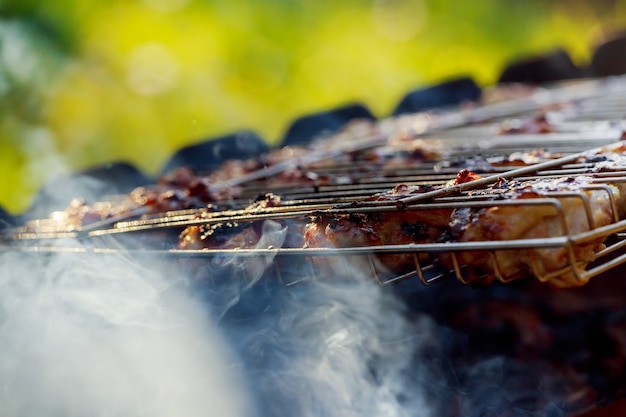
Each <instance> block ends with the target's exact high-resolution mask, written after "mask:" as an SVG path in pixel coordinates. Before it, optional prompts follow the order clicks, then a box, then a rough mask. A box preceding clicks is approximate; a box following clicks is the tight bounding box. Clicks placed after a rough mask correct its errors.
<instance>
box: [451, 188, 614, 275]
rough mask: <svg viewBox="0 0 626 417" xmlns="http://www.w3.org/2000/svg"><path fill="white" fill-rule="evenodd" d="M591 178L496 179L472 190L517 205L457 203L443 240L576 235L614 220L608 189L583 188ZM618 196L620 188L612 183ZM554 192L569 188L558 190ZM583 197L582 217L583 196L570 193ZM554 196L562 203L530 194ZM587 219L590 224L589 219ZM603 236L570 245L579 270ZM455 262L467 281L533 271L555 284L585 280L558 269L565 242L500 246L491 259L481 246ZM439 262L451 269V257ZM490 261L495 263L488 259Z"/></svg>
mask: <svg viewBox="0 0 626 417" xmlns="http://www.w3.org/2000/svg"><path fill="white" fill-rule="evenodd" d="M591 182H592V179H591V178H590V177H586V176H579V177H560V178H556V179H540V180H534V181H526V182H517V181H513V182H506V181H501V182H500V183H498V184H496V185H495V186H494V187H492V188H491V189H489V190H481V191H476V192H474V193H473V194H474V195H481V196H486V197H489V198H494V197H497V198H499V199H503V200H505V201H516V202H519V204H514V205H502V204H499V205H498V204H496V205H494V206H492V207H485V208H461V209H456V210H454V212H453V213H452V217H451V221H450V229H449V231H448V234H447V235H446V239H449V240H450V241H452V242H472V241H510V240H517V239H541V238H547V237H559V236H567V235H576V234H579V233H583V232H585V231H589V230H591V229H592V228H595V227H599V226H604V225H607V224H610V223H612V222H613V221H614V213H613V209H612V206H611V201H610V197H609V194H608V193H607V192H606V191H605V190H598V189H588V188H586V187H588V186H589V185H591ZM611 190H612V191H613V193H614V196H615V197H616V198H617V200H621V197H620V191H619V189H618V188H616V187H611ZM557 193H570V194H568V195H558V194H557ZM571 193H575V194H578V195H582V196H583V197H586V198H587V199H588V201H589V204H590V216H591V218H588V217H587V213H586V211H585V206H584V200H583V198H581V197H577V196H575V195H572V194H571ZM546 197H555V198H557V200H558V203H559V204H560V206H561V209H560V210H559V209H557V207H556V206H555V205H554V204H532V203H533V201H532V200H534V199H538V198H546ZM590 223H591V224H590ZM603 240H604V239H603V238H600V239H596V240H593V241H590V242H588V243H585V244H580V245H576V246H574V249H573V256H574V258H575V259H576V260H577V264H576V268H577V269H578V270H579V271H582V270H583V269H584V268H585V267H586V265H587V264H588V263H589V262H591V261H593V260H594V259H595V252H596V251H597V250H599V249H601V248H602V247H603V243H602V242H603ZM457 257H458V263H459V264H460V265H462V266H464V267H465V269H466V271H465V273H466V279H467V280H468V281H477V280H483V281H485V282H491V281H493V280H494V279H496V278H500V279H502V280H504V281H506V280H509V279H513V278H517V277H519V276H527V275H530V274H534V275H535V276H537V277H538V278H540V279H543V280H547V281H549V282H550V284H552V285H554V286H556V287H570V286H579V285H583V284H584V283H585V281H584V280H579V279H577V278H576V276H575V271H572V270H569V269H568V270H565V271H562V272H560V273H557V272H556V271H559V270H561V269H563V268H565V267H567V266H568V265H570V263H571V262H570V259H569V255H568V251H567V249H566V248H564V247H554V248H542V249H532V250H529V249H521V250H499V251H496V252H495V259H494V260H491V259H490V258H489V255H488V253H486V252H481V251H465V252H460V253H459V254H458V255H457ZM439 258H440V261H441V262H442V263H443V264H444V265H446V266H447V267H450V268H452V266H453V263H452V256H451V255H450V254H443V255H441V256H440V257H439ZM493 261H495V268H494V266H493V264H492V262H493Z"/></svg>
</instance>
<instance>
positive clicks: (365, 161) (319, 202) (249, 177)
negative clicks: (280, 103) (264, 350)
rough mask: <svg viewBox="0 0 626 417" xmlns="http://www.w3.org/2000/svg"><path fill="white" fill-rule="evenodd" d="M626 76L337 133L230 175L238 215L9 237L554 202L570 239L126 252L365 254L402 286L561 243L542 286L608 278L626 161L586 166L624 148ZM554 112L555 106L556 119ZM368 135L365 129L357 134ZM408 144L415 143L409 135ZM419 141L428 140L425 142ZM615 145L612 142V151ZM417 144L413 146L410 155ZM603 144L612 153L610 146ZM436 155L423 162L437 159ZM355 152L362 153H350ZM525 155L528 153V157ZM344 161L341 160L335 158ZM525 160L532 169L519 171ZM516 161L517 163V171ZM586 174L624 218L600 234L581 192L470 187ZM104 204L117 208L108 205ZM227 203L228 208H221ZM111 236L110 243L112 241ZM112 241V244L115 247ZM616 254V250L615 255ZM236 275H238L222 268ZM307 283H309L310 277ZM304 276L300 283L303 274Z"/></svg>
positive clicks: (99, 246)
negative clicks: (576, 214) (406, 266)
mask: <svg viewBox="0 0 626 417" xmlns="http://www.w3.org/2000/svg"><path fill="white" fill-rule="evenodd" d="M624 91H626V81H625V80H624V79H621V78H617V79H607V80H589V81H582V82H581V81H578V82H575V83H572V84H567V85H564V86H557V87H553V88H549V89H537V90H536V91H535V92H534V93H532V94H530V95H528V96H525V97H522V98H519V99H516V100H512V101H508V102H504V103H498V104H495V105H485V106H477V107H472V108H465V109H461V110H450V111H438V112H436V113H433V112H431V113H429V112H423V113H418V114H412V115H409V116H398V117H396V118H392V119H388V120H384V121H381V122H378V123H377V124H376V125H374V126H375V127H374V128H369V129H365V130H363V129H362V131H363V132H364V135H361V136H359V135H358V134H355V133H354V132H352V131H350V130H348V131H342V132H340V133H338V134H336V135H334V136H331V137H325V138H320V139H319V140H317V141H316V142H315V143H314V144H313V145H311V146H310V147H309V149H307V153H305V154H303V155H301V156H299V157H295V158H287V159H285V160H283V161H281V162H278V163H276V164H274V165H270V166H266V167H264V168H262V169H258V170H254V171H252V172H250V173H248V174H246V175H243V176H239V177H236V178H230V179H228V180H226V181H222V182H218V183H215V184H211V187H212V190H213V191H219V190H220V189H224V188H230V187H235V186H236V187H240V188H241V192H240V193H239V194H238V196H237V198H236V199H234V200H229V201H228V203H227V205H228V209H221V210H220V209H218V210H211V211H206V210H205V209H191V210H189V209H187V210H179V211H168V212H165V213H159V214H148V213H147V210H146V207H135V208H132V209H129V210H126V211H125V212H124V213H123V214H121V215H119V214H118V215H116V216H109V217H107V218H106V219H104V220H102V221H98V222H95V223H91V224H86V225H71V224H68V223H67V221H66V219H65V218H64V216H63V213H54V214H53V215H52V216H51V217H50V218H49V219H39V220H33V221H30V222H28V223H27V224H26V225H25V226H24V227H20V228H17V229H15V230H11V231H10V232H9V233H8V234H7V235H6V236H5V249H6V248H9V247H10V248H11V249H13V250H23V251H30V252H44V253H45V252H57V251H92V252H97V253H111V252H115V251H118V250H121V249H119V248H118V249H115V248H114V247H111V246H110V243H111V238H114V237H120V236H124V235H131V234H138V233H143V234H146V233H151V232H157V231H163V230H172V231H175V232H176V233H179V232H180V231H181V230H182V229H183V228H185V227H188V226H192V225H213V224H247V223H251V222H260V221H265V220H286V219H301V220H302V221H303V222H306V221H307V219H308V218H310V217H312V216H314V215H315V214H316V213H324V214H336V215H341V214H350V213H376V212H378V213H380V212H393V211H396V212H398V211H405V210H431V209H441V208H448V209H462V208H470V207H471V208H480V207H494V206H498V207H504V206H510V205H513V206H518V207H523V206H528V205H548V206H553V207H554V208H555V210H556V211H557V213H558V215H559V216H560V217H561V223H562V224H563V225H564V228H563V230H564V233H563V234H562V235H560V236H546V237H544V238H534V239H516V240H508V241H480V242H445V243H438V242H429V243H415V244H391V245H383V246H367V247H343V248H280V247H267V248H235V249H209V248H205V249H196V250H192V249H177V248H176V247H175V245H174V246H172V247H169V248H155V247H143V248H141V249H137V248H127V249H126V250H135V251H137V252H140V253H143V254H146V253H150V254H152V255H159V256H168V257H172V258H216V257H219V258H224V257H227V258H233V259H234V258H238V259H241V260H242V261H243V260H244V259H246V258H248V259H249V258H254V257H266V256H271V257H273V258H275V262H273V266H274V271H273V272H274V274H273V275H276V273H278V274H279V275H280V276H284V275H285V274H284V273H281V267H280V265H284V264H290V263H293V262H294V260H295V259H296V258H297V259H298V261H299V262H300V263H302V261H303V262H304V265H306V267H307V271H308V272H307V273H306V274H305V275H308V276H310V277H315V276H319V275H322V273H321V272H320V271H319V270H318V269H317V268H316V267H315V266H314V265H315V263H314V262H312V259H313V258H319V257H341V258H355V257H360V258H364V259H366V263H367V264H368V265H369V266H370V267H371V270H370V271H369V273H370V274H371V275H372V276H374V277H375V279H376V280H377V281H378V282H379V283H381V284H390V283H395V282H398V281H400V280H403V279H407V278H411V277H418V278H419V279H420V280H421V281H422V282H423V283H426V284H429V283H432V282H434V281H437V280H440V279H443V278H445V277H450V276H456V278H457V279H459V280H460V281H461V282H464V274H463V271H462V269H463V265H462V264H461V262H460V261H459V260H458V259H457V254H458V253H460V252H464V251H484V252H486V253H487V254H488V256H489V257H490V258H491V259H492V268H493V273H495V275H496V276H497V277H498V278H499V279H500V280H501V281H503V282H506V281H509V280H510V279H512V278H513V277H507V276H504V275H502V273H501V271H500V269H501V268H500V267H499V265H498V262H497V258H496V253H497V252H498V251H504V250H509V251H510V250H530V251H533V250H535V249H540V248H562V249H564V250H566V251H567V253H568V259H569V262H568V265H567V266H566V267H565V268H563V269H561V270H559V271H552V272H550V273H545V272H542V271H540V270H539V269H538V268H537V266H536V265H534V266H533V270H532V272H533V274H534V275H535V276H536V277H537V278H538V279H539V280H540V281H548V280H549V279H550V278H551V277H553V276H555V275H558V274H562V273H564V272H565V271H566V270H569V271H571V273H573V274H575V276H576V278H577V279H578V280H580V281H581V282H586V281H588V280H589V279H590V278H591V277H593V276H596V275H598V274H600V273H602V272H605V271H607V270H609V269H611V268H613V267H615V266H617V265H619V264H621V263H622V262H624V261H625V260H626V254H620V253H619V250H620V249H621V248H622V247H623V246H624V244H626V243H625V242H624V240H623V238H624V236H625V235H624V231H625V230H626V220H620V219H619V217H618V208H617V206H616V204H617V202H616V201H615V197H614V196H613V191H612V190H611V189H610V187H609V186H608V184H616V183H624V182H626V176H625V174H624V169H625V168H626V166H612V167H611V169H610V170H609V171H608V172H606V170H605V172H597V165H598V164H599V163H600V162H601V161H596V162H593V161H592V162H583V163H581V162H577V160H579V159H580V158H581V157H582V156H583V155H585V154H587V155H588V154H594V153H595V152H598V151H601V150H602V149H604V150H606V149H610V148H611V146H612V147H613V148H615V147H618V146H620V143H619V142H618V143H613V142H616V141H619V140H620V139H621V136H622V130H621V125H620V123H621V121H620V119H621V117H622V112H623V109H624V107H626V102H625V100H624V98H623V93H624ZM550 108H554V109H556V110H554V111H552V113H550ZM543 111H547V112H548V114H549V115H551V117H552V119H554V121H552V124H553V126H554V131H553V132H550V133H543V134H527V133H522V134H506V133H504V134H503V133H502V132H500V133H499V132H498V130H499V129H501V127H502V126H504V125H506V123H507V122H510V119H511V118H522V119H523V118H531V120H532V118H533V117H535V115H536V114H537V113H538V112H543ZM353 130H355V131H358V129H353ZM400 132H401V134H402V135H404V136H405V139H404V142H405V143H404V144H402V145H400V146H399V147H398V146H396V147H390V146H389V142H390V137H393V136H394V135H396V136H397V135H399V134H400ZM406 138H409V139H406ZM416 141H417V142H416ZM611 143H613V145H610V144H611ZM537 145H540V146H541V148H542V152H543V153H542V154H539V155H538V156H537V157H536V158H535V159H536V160H533V161H531V162H522V161H509V163H502V164H500V166H499V165H498V164H490V163H489V161H490V160H496V161H497V160H498V158H502V157H503V156H507V155H515V154H516V153H523V152H525V151H528V150H529V147H531V146H532V147H536V146H537ZM411 147H412V149H411ZM600 147H603V148H602V149H600ZM367 151H372V152H378V154H377V158H379V159H382V160H386V161H389V160H392V159H393V158H397V157H407V155H408V153H409V152H413V153H415V152H418V153H419V155H418V156H417V157H415V158H414V159H413V160H412V161H411V160H409V161H408V162H403V163H402V164H401V165H397V166H396V165H394V164H383V165H382V166H380V164H378V165H377V163H376V161H371V159H370V158H371V157H372V156H371V155H372V154H371V152H370V153H368V152H367ZM428 152H430V155H426V156H425V155H422V153H428ZM346 155H352V156H351V157H349V158H346ZM520 158H521V156H520ZM331 160H332V161H333V162H332V163H330V162H329V161H331ZM518 163H523V164H524V165H525V166H523V167H515V166H514V165H516V164H518ZM512 165H513V166H512ZM459 167H469V168H470V169H471V170H473V171H475V172H476V173H479V174H481V175H482V176H483V177H482V178H481V179H480V180H477V181H471V182H468V183H464V184H459V185H452V186H448V187H443V188H438V189H436V190H433V191H430V192H426V193H422V194H419V195H417V196H408V197H405V198H402V199H399V200H397V201H393V202H390V201H363V200H364V199H365V198H366V197H368V196H371V195H373V194H375V193H381V192H384V191H386V190H389V189H390V188H393V187H394V186H395V185H396V184H398V183H404V184H409V185H442V184H446V183H447V182H448V181H450V180H451V179H453V178H454V176H455V175H456V174H457V172H458V170H459ZM290 169H298V170H299V171H300V172H302V173H304V175H305V176H308V177H306V178H303V179H302V180H301V183H296V184H289V183H287V184H284V183H283V184H280V183H278V184H275V183H273V180H275V178H276V177H277V176H278V175H280V174H282V173H284V172H286V171H288V170H290ZM573 175H583V176H584V175H587V176H592V177H593V184H591V185H587V186H586V188H585V189H596V190H602V192H604V193H606V195H607V197H608V198H609V199H610V201H611V204H612V211H613V213H612V216H613V222H612V224H610V225H607V226H603V227H596V226H595V225H594V224H593V219H592V216H591V212H592V208H591V206H590V202H589V199H588V198H587V197H586V196H585V194H584V193H583V192H582V191H581V192H571V193H569V194H568V193H563V192H550V193H548V194H547V195H546V196H545V197H544V198H541V199H526V200H508V201H507V200H502V199H500V200H495V201H494V200H493V199H485V198H484V197H481V196H480V194H472V193H471V191H475V190H480V189H483V188H485V187H489V186H492V185H493V184H494V183H496V182H497V181H500V180H502V179H509V180H510V179H517V180H532V179H539V178H544V179H545V178H558V177H563V176H573ZM267 192H271V193H274V194H276V195H279V196H281V198H282V204H281V206H280V207H267V208H258V209H255V210H254V211H253V212H250V211H246V210H244V208H245V206H246V205H247V204H249V202H250V201H253V200H254V199H255V198H256V197H257V196H259V195H263V194H265V193H267ZM565 198H576V199H579V200H580V201H581V203H582V205H583V206H584V211H585V213H586V214H587V222H588V223H589V225H590V230H589V231H587V232H584V233H578V234H573V233H569V232H568V231H567V225H566V219H565V215H566V214H565V213H564V212H563V209H562V207H561V201H562V199H565ZM112 201H113V203H110V202H108V203H107V202H102V203H96V204H95V206H98V205H100V206H101V207H102V208H103V209H105V210H106V207H107V205H111V204H115V203H114V201H115V197H113V199H112ZM215 204H216V205H217V206H218V208H219V203H215ZM105 237H106V238H108V239H104V238H105ZM63 238H66V239H67V238H79V239H81V240H83V241H84V242H86V243H87V244H88V246H87V248H83V249H79V248H71V247H69V248H68V247H65V246H63V245H58V244H57V242H59V241H60V240H61V239H63ZM597 239H602V240H608V241H607V245H606V248H604V249H602V250H600V251H598V253H597V254H596V256H597V258H598V260H597V262H596V263H595V264H594V265H593V266H592V267H591V268H590V269H588V270H583V269H581V268H580V267H579V265H578V263H579V260H578V259H576V256H575V254H574V250H573V248H574V247H575V246H576V245H581V244H585V243H589V242H591V241H593V240H597ZM107 245H109V246H107ZM437 252H446V253H450V254H451V255H452V259H453V265H454V268H453V270H452V271H444V270H441V268H438V267H437V266H436V265H434V264H433V263H432V262H424V261H422V260H420V259H421V256H420V255H421V254H432V253H437ZM383 253H384V254H393V253H395V254H399V253H408V254H411V255H412V256H413V258H414V261H415V269H414V270H413V271H410V272H407V273H404V274H401V275H398V276H389V275H388V274H387V275H385V274H384V273H382V272H381V271H380V270H379V268H377V267H376V265H375V262H374V255H375V254H383ZM616 253H617V255H616ZM223 273H227V271H223ZM299 278H300V277H299ZM299 278H298V279H299Z"/></svg>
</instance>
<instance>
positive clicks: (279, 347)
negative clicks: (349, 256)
mask: <svg viewBox="0 0 626 417" xmlns="http://www.w3.org/2000/svg"><path fill="white" fill-rule="evenodd" d="M272 293H273V296H271V297H268V298H266V299H263V297H259V296H258V294H256V295H253V297H256V298H257V300H256V301H250V302H252V303H258V305H256V307H255V308H256V309H262V310H263V312H262V314H260V315H254V314H248V315H245V313H244V314H242V316H243V317H241V316H240V317H237V319H236V320H232V322H229V323H228V326H229V332H231V337H232V338H233V339H236V340H238V341H239V343H240V344H241V345H240V346H241V347H240V349H241V355H242V357H243V358H244V360H245V361H246V365H247V369H246V372H247V377H248V378H249V380H250V381H251V383H252V384H254V386H255V387H256V388H257V392H256V395H257V401H258V409H259V410H260V414H261V415H263V416H272V417H280V416H285V417H286V416H296V415H297V416H302V417H308V416H311V417H313V416H316V417H317V416H320V417H321V416H324V417H330V416H338V417H339V416H355V417H356V416H363V417H365V416H390V417H403V416H416V417H423V416H430V415H433V414H432V411H431V405H430V404H431V402H430V401H429V399H428V398H427V397H426V395H425V391H424V389H423V387H424V386H425V385H426V384H427V383H428V382H427V378H428V374H429V372H428V371H427V370H426V368H427V367H428V366H424V367H421V366H420V365H419V364H416V363H415V359H416V357H415V355H416V354H417V352H418V350H419V349H420V347H422V346H423V345H424V344H426V343H428V342H427V341H428V340H430V337H431V336H432V332H431V330H432V329H431V328H432V326H433V323H432V322H431V321H430V320H428V319H423V320H421V319H420V320H417V321H416V322H414V323H409V322H408V321H407V319H406V318H405V317H404V315H403V308H402V304H401V303H400V302H399V301H398V300H397V299H395V298H394V297H393V296H392V295H391V294H390V293H389V292H386V291H383V290H381V288H379V287H378V286H377V285H376V284H375V283H373V282H371V281H368V280H365V279H364V280H362V281H360V282H346V281H342V280H340V279H337V280H336V281H332V282H309V283H306V284H297V285H295V286H293V287H291V288H282V289H281V288H279V287H273V288H272ZM259 298H260V299H261V300H259ZM242 303H244V304H245V303H246V297H242ZM227 318H228V317H227Z"/></svg>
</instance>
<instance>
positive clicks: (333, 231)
mask: <svg viewBox="0 0 626 417" xmlns="http://www.w3.org/2000/svg"><path fill="white" fill-rule="evenodd" d="M478 178H480V177H479V176H477V175H476V174H474V173H472V172H470V171H467V170H463V171H461V172H460V173H459V175H458V176H457V178H455V179H454V180H453V181H451V182H449V183H448V184H446V186H451V185H456V184H461V183H465V182H469V181H472V180H475V179H478ZM441 187H442V186H439V187H435V186H409V185H406V184H399V185H397V186H396V187H395V188H394V189H393V190H391V191H388V192H386V193H382V194H376V195H374V196H372V197H369V198H367V199H365V200H364V201H365V202H381V203H385V202H389V203H392V204H393V203H394V202H395V201H398V200H400V199H402V198H406V197H409V196H412V195H417V194H422V193H425V192H428V191H432V190H434V189H436V188H441ZM451 213H452V209H434V210H404V211H395V210H393V208H392V209H389V210H387V211H380V212H367V213H357V214H333V213H329V214H324V213H321V214H319V215H317V216H315V217H314V219H313V221H312V222H311V223H309V224H308V225H307V226H306V228H305V231H304V242H305V243H304V247H305V248H342V247H363V246H380V245H403V244H410V243H428V242H435V241H437V240H438V239H439V237H440V236H441V235H442V233H443V232H444V231H445V230H446V228H447V226H448V223H449V221H450V215H451ZM420 257H421V259H420V260H425V255H423V254H422V255H420ZM375 259H376V261H377V262H376V263H377V265H376V267H377V269H378V270H382V271H384V272H386V273H388V272H393V273H405V272H408V271H411V270H414V269H415V261H414V258H413V255H412V254H392V255H381V254H379V255H376V257H375ZM361 260H363V259H361ZM327 262H329V261H326V260H325V261H323V262H318V263H320V264H323V263H327ZM357 263H358V262H357ZM331 267H332V266H331ZM359 268H360V266H359Z"/></svg>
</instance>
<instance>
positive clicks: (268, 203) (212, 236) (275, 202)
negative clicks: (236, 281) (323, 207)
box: [178, 193, 305, 249]
mask: <svg viewBox="0 0 626 417" xmlns="http://www.w3.org/2000/svg"><path fill="white" fill-rule="evenodd" d="M282 205H283V203H282V201H281V198H280V196H278V195H275V194H272V193H267V194H264V195H260V196H259V197H257V199H256V201H254V202H253V203H252V204H250V205H249V206H248V207H246V208H245V209H244V210H243V213H257V212H260V211H263V210H265V209H267V208H272V207H281V206H282ZM277 222H278V223H279V224H281V225H282V226H284V227H286V228H287V239H286V241H285V244H284V246H286V247H301V246H302V228H303V227H304V223H305V220H304V219H303V220H301V221H299V220H298V219H283V220H277ZM262 235H263V221H253V222H234V221H233V222H222V223H212V224H205V225H194V226H189V227H187V228H185V229H184V230H183V231H182V232H181V234H180V236H179V240H178V248H179V249H236V248H242V249H245V248H252V247H254V246H255V245H256V244H257V243H258V242H259V240H260V239H261V237H262Z"/></svg>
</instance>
